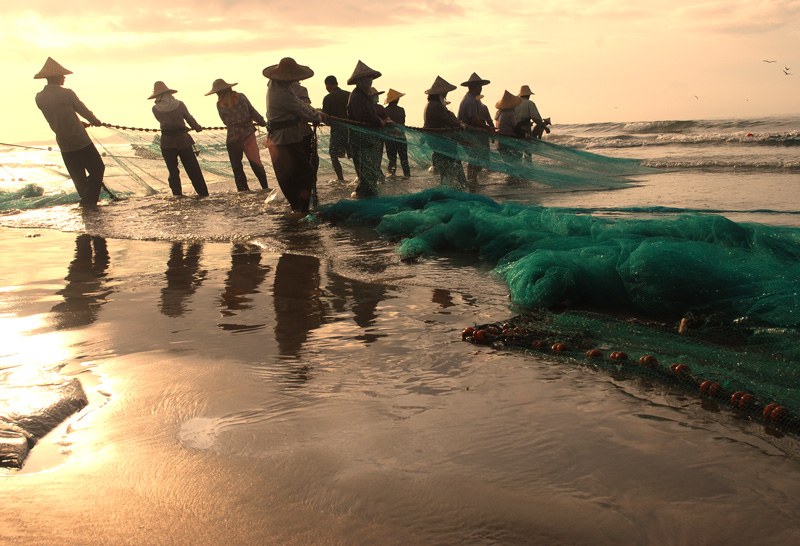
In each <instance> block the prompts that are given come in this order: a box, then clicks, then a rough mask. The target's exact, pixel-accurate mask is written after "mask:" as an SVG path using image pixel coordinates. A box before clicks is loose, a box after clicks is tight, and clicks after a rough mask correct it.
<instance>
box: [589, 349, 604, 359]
mask: <svg viewBox="0 0 800 546" xmlns="http://www.w3.org/2000/svg"><path fill="white" fill-rule="evenodd" d="M586 357H587V358H603V351H601V350H600V349H589V350H588V351H586Z"/></svg>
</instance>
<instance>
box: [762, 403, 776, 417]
mask: <svg viewBox="0 0 800 546" xmlns="http://www.w3.org/2000/svg"><path fill="white" fill-rule="evenodd" d="M777 407H778V404H776V403H775V402H772V403H770V404H767V406H766V407H765V408H764V411H763V412H762V413H761V415H762V416H763V417H764V419H765V420H768V419H769V418H770V416H771V414H772V412H773V411H774V410H775V408H777Z"/></svg>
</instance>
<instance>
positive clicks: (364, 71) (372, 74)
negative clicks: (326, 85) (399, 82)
mask: <svg viewBox="0 0 800 546" xmlns="http://www.w3.org/2000/svg"><path fill="white" fill-rule="evenodd" d="M380 77H381V73H380V72H378V71H377V70H373V69H372V68H370V67H368V66H367V65H365V64H364V63H362V62H361V61H358V64H356V68H355V70H353V75H352V76H350V78H349V79H348V80H347V85H355V84H356V80H359V79H361V78H372V79H373V80H374V79H376V78H380Z"/></svg>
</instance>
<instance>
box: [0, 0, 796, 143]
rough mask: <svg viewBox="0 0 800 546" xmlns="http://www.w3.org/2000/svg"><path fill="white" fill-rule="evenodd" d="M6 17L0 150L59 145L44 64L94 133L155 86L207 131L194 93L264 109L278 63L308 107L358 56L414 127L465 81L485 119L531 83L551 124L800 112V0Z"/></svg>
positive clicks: (130, 113)
mask: <svg viewBox="0 0 800 546" xmlns="http://www.w3.org/2000/svg"><path fill="white" fill-rule="evenodd" d="M0 17H1V18H2V25H1V26H0V36H1V37H2V43H3V48H2V49H0V56H1V57H2V66H3V69H4V72H5V76H6V77H5V81H6V83H7V84H6V85H5V86H4V88H3V91H2V93H3V100H2V115H3V124H2V130H0V142H23V141H31V140H40V139H51V138H52V133H51V132H50V130H49V127H48V126H47V124H46V122H45V121H44V118H43V117H42V116H41V113H40V112H39V110H38V109H37V108H36V105H35V103H34V100H33V98H34V95H35V94H36V93H37V92H38V91H39V90H40V89H41V88H42V87H43V85H44V83H45V82H44V81H43V80H34V79H32V78H33V75H34V74H35V73H36V72H38V71H39V69H40V68H41V66H42V65H43V64H44V61H45V59H46V58H47V57H48V56H52V57H53V58H54V59H55V60H56V61H58V62H59V63H61V64H62V65H64V66H65V67H67V68H68V69H70V70H72V71H73V72H74V75H71V76H68V77H67V81H66V87H69V88H71V89H73V90H74V91H75V92H76V93H77V94H78V96H79V97H80V98H81V99H82V100H83V101H84V103H86V105H87V106H88V107H89V108H90V109H91V110H92V111H93V112H94V113H95V114H96V115H97V116H98V117H99V118H100V119H101V120H102V121H104V122H107V123H111V124H115V125H126V126H136V127H156V126H157V125H156V123H155V119H154V118H153V116H152V113H151V111H150V107H151V106H152V101H148V100H147V97H148V96H149V95H150V93H151V92H152V90H153V83H154V81H155V80H163V81H165V82H166V83H167V85H169V86H170V87H173V88H175V89H178V91H179V93H178V95H177V98H179V99H181V100H183V101H184V102H185V103H186V105H187V106H188V107H189V110H190V112H192V114H193V115H194V116H195V118H197V120H198V121H199V122H200V123H201V124H202V125H204V126H217V125H219V124H220V122H219V118H218V116H217V113H216V108H215V99H214V98H212V97H205V96H204V93H206V92H207V91H209V90H210V89H211V83H212V82H213V80H214V79H216V78H224V79H226V80H227V81H229V82H238V83H239V85H238V86H237V88H236V89H237V90H238V91H240V92H243V93H245V94H246V95H247V96H248V97H249V98H250V100H251V102H252V103H253V104H254V105H255V106H256V108H258V109H259V110H260V111H262V113H263V112H264V110H265V106H264V95H265V93H266V84H267V80H266V79H265V78H264V77H263V76H262V75H261V71H262V69H263V68H264V67H265V66H268V65H271V64H275V63H277V62H278V61H279V60H280V59H281V58H282V57H284V56H292V57H294V58H295V59H296V60H297V61H298V62H299V63H301V64H305V65H308V66H310V67H311V68H312V69H314V71H315V72H316V75H315V76H314V77H313V78H312V79H310V80H308V81H307V82H306V84H305V85H306V86H307V87H308V89H309V92H310V96H311V99H312V101H313V104H314V106H320V105H321V103H322V98H323V96H324V94H325V88H324V84H323V79H324V78H325V76H326V75H328V74H335V75H336V76H337V77H338V78H339V81H340V82H341V83H342V86H343V87H345V88H347V86H346V85H345V84H344V82H345V80H346V79H347V77H349V75H350V74H351V73H352V71H353V68H354V67H355V64H356V62H357V61H358V60H359V59H361V60H363V61H364V62H365V63H366V64H367V65H369V66H371V67H372V68H375V69H377V70H380V71H381V72H382V73H383V77H382V78H380V79H379V80H377V81H376V82H375V83H376V87H378V88H379V89H381V90H387V89H388V88H389V87H392V88H394V89H397V90H399V91H402V92H405V93H407V96H406V97H404V98H403V99H401V101H400V105H401V106H405V108H406V112H407V118H408V119H407V124H408V125H412V126H414V125H422V108H423V106H424V100H425V95H424V91H425V89H427V88H428V87H430V85H431V83H432V82H433V80H434V79H435V77H436V76H437V75H441V76H442V77H443V78H445V79H446V80H448V81H450V82H451V83H454V84H459V83H461V82H463V81H465V80H466V79H467V78H468V77H469V75H470V74H471V73H472V72H473V71H474V72H477V73H478V74H479V75H480V76H481V77H483V78H486V79H489V80H491V81H492V83H491V85H489V86H487V87H485V88H484V94H485V95H486V97H487V98H486V99H485V102H487V104H489V105H490V108H491V109H492V111H494V109H493V107H494V103H495V102H497V101H498V100H499V99H500V97H501V96H502V94H503V91H504V90H505V89H508V90H510V91H512V92H513V93H516V92H517V91H518V90H519V87H520V85H522V84H529V85H530V86H531V88H532V89H533V90H534V92H535V93H536V96H535V97H533V99H534V100H535V102H536V103H537V105H538V106H539V110H540V111H541V113H542V114H543V115H544V116H550V117H551V118H552V119H553V122H554V123H555V124H558V123H585V122H602V121H641V120H656V119H660V120H665V119H707V118H721V117H738V118H756V117H762V116H771V115H780V114H786V113H798V112H800V0H771V1H739V0H728V1H716V0H715V1H709V2H702V1H699V2H697V1H675V0H660V1H658V2H655V1H654V2H642V1H641V0H639V1H628V0H610V1H602V0H599V1H598V0H595V1H589V0H539V1H537V2H500V1H477V0H382V1H380V2H377V1H376V2H363V1H356V0H295V1H288V0H175V1H172V2H164V1H161V0H158V1H157V0H135V1H129V2H124V3H123V2H116V1H114V2H111V1H108V0H70V1H65V0H26V1H24V2H3V6H2V7H0ZM764 60H774V61H776V62H774V63H765V62H763V61H764ZM785 67H789V68H790V69H791V70H790V71H789V72H790V73H791V74H792V75H789V76H787V75H785V74H784V68H785ZM8 83H13V85H8ZM462 94H463V93H462V91H461V90H460V89H459V90H458V91H455V92H453V93H451V96H450V99H451V100H453V101H454V102H456V105H457V101H458V100H460V97H461V95H462ZM454 106H455V105H454Z"/></svg>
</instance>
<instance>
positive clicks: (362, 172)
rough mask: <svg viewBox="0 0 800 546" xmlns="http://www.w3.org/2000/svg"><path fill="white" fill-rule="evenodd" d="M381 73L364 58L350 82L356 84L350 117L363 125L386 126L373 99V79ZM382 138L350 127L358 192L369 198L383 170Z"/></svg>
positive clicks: (348, 110)
mask: <svg viewBox="0 0 800 546" xmlns="http://www.w3.org/2000/svg"><path fill="white" fill-rule="evenodd" d="M380 77H381V73H380V72H378V71H377V70H373V69H371V68H370V67H368V66H367V65H365V64H364V63H362V62H361V61H358V64H356V68H355V70H353V75H352V76H350V79H348V80H347V85H355V86H356V87H355V89H353V92H352V93H350V98H349V100H348V101H347V118H348V119H350V120H353V121H355V122H357V123H359V124H360V125H366V126H369V127H373V128H374V127H383V126H384V125H385V123H384V121H383V120H382V119H381V118H380V117H379V116H378V113H377V112H376V110H375V104H374V103H373V102H372V99H371V98H370V92H371V89H372V82H373V81H374V80H375V79H376V78H380ZM380 150H381V141H380V139H379V138H376V137H375V136H373V135H370V134H367V133H365V132H363V131H359V130H356V129H351V130H350V154H351V155H352V157H353V166H355V168H356V174H357V175H358V186H357V187H356V191H355V195H356V196H358V197H369V196H373V195H377V194H378V188H377V186H378V178H379V176H380V170H381V153H380Z"/></svg>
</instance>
